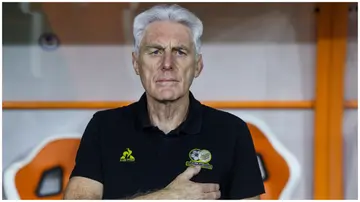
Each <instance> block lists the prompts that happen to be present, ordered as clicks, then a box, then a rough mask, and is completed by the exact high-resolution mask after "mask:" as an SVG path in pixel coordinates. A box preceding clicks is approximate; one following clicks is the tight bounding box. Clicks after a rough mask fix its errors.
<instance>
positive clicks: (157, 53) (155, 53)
mask: <svg viewBox="0 0 360 202" xmlns="http://www.w3.org/2000/svg"><path fill="white" fill-rule="evenodd" d="M161 53H162V51H161V50H159V49H156V50H154V51H151V52H150V55H159V54H161Z"/></svg>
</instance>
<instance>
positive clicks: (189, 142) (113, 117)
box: [71, 93, 264, 199]
mask: <svg viewBox="0 0 360 202" xmlns="http://www.w3.org/2000/svg"><path fill="white" fill-rule="evenodd" d="M194 164H198V165H199V164H200V165H202V167H203V169H201V171H200V173H199V174H198V175H196V176H195V177H193V178H192V181H194V182H207V183H219V184H220V190H221V194H222V197H221V199H242V198H247V197H253V196H256V195H260V194H262V193H264V185H263V180H262V177H261V173H260V169H259V164H258V161H257V157H256V153H255V149H254V145H253V141H252V138H251V135H250V132H249V130H248V127H247V125H246V123H245V122H244V121H242V120H241V119H240V118H238V117H236V116H234V115H232V114H230V113H227V112H223V111H220V110H217V109H213V108H210V107H208V106H205V105H202V104H201V103H200V102H199V101H197V100H196V99H195V98H194V96H193V95H192V94H191V93H190V105H189V112H188V116H187V118H186V120H185V121H184V122H183V123H182V124H181V125H180V126H179V127H178V128H177V129H175V130H173V131H171V132H170V133H169V134H164V133H163V132H162V131H160V130H159V129H158V128H157V127H154V126H152V125H151V123H150V119H149V116H148V111H147V104H146V96H145V94H144V95H143V96H142V97H141V98H140V100H139V101H138V102H135V103H133V104H131V105H129V106H125V107H120V108H116V109H109V110H103V111H99V112H96V113H95V114H94V116H93V117H92V119H91V120H90V122H89V124H88V125H87V127H86V129H85V132H84V134H83V136H82V139H81V143H80V147H79V149H78V153H77V156H76V165H75V167H74V170H73V171H72V174H71V176H83V177H87V178H90V179H93V180H96V181H99V182H101V183H102V184H103V185H104V192H103V198H104V199H125V198H128V197H131V196H133V195H136V194H141V193H146V192H149V191H155V190H159V189H162V188H164V187H165V186H167V185H168V184H169V183H170V182H171V181H172V180H173V179H174V178H175V177H176V176H177V175H179V174H180V173H182V172H183V171H184V170H185V169H186V168H187V166H189V165H194Z"/></svg>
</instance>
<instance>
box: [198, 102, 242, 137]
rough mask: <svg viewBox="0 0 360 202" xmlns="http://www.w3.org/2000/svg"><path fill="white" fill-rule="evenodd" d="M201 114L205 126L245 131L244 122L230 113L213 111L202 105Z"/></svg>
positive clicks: (213, 109)
mask: <svg viewBox="0 0 360 202" xmlns="http://www.w3.org/2000/svg"><path fill="white" fill-rule="evenodd" d="M203 109H204V110H203V114H204V120H205V122H206V124H211V125H216V126H217V127H218V126H223V127H227V128H229V129H231V130H240V131H241V130H243V129H247V125H246V122H245V121H244V120H243V119H241V118H240V117H238V116H235V115H234V114H232V113H230V112H226V111H223V110H219V109H215V108H212V107H209V106H206V105H203Z"/></svg>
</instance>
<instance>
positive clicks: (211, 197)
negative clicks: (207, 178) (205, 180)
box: [203, 191, 221, 200]
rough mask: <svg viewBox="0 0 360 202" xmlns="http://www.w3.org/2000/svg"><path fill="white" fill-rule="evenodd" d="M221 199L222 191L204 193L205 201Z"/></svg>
mask: <svg viewBox="0 0 360 202" xmlns="http://www.w3.org/2000/svg"><path fill="white" fill-rule="evenodd" d="M220 197H221V192H220V191H216V192H209V193H203V199H208V200H215V199H219V198H220Z"/></svg>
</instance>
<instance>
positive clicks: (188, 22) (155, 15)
mask: <svg viewBox="0 0 360 202" xmlns="http://www.w3.org/2000/svg"><path fill="white" fill-rule="evenodd" d="M155 21H173V22H178V23H181V24H183V25H185V26H187V27H189V28H190V30H191V34H192V38H193V42H194V45H195V50H196V54H199V53H200V49H201V40H200V38H201V35H202V33H203V24H202V22H201V20H200V19H199V18H198V17H196V16H195V15H194V14H193V13H192V12H190V11H189V10H187V9H185V8H183V7H181V6H178V5H176V4H174V5H158V6H154V7H152V8H150V9H148V10H146V11H144V12H142V13H140V14H139V15H137V16H136V17H135V20H134V24H133V34H134V40H135V44H134V52H135V53H136V54H138V53H139V49H140V44H141V40H142V38H143V36H144V31H145V29H146V27H147V26H148V25H149V24H150V23H152V22H155Z"/></svg>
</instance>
